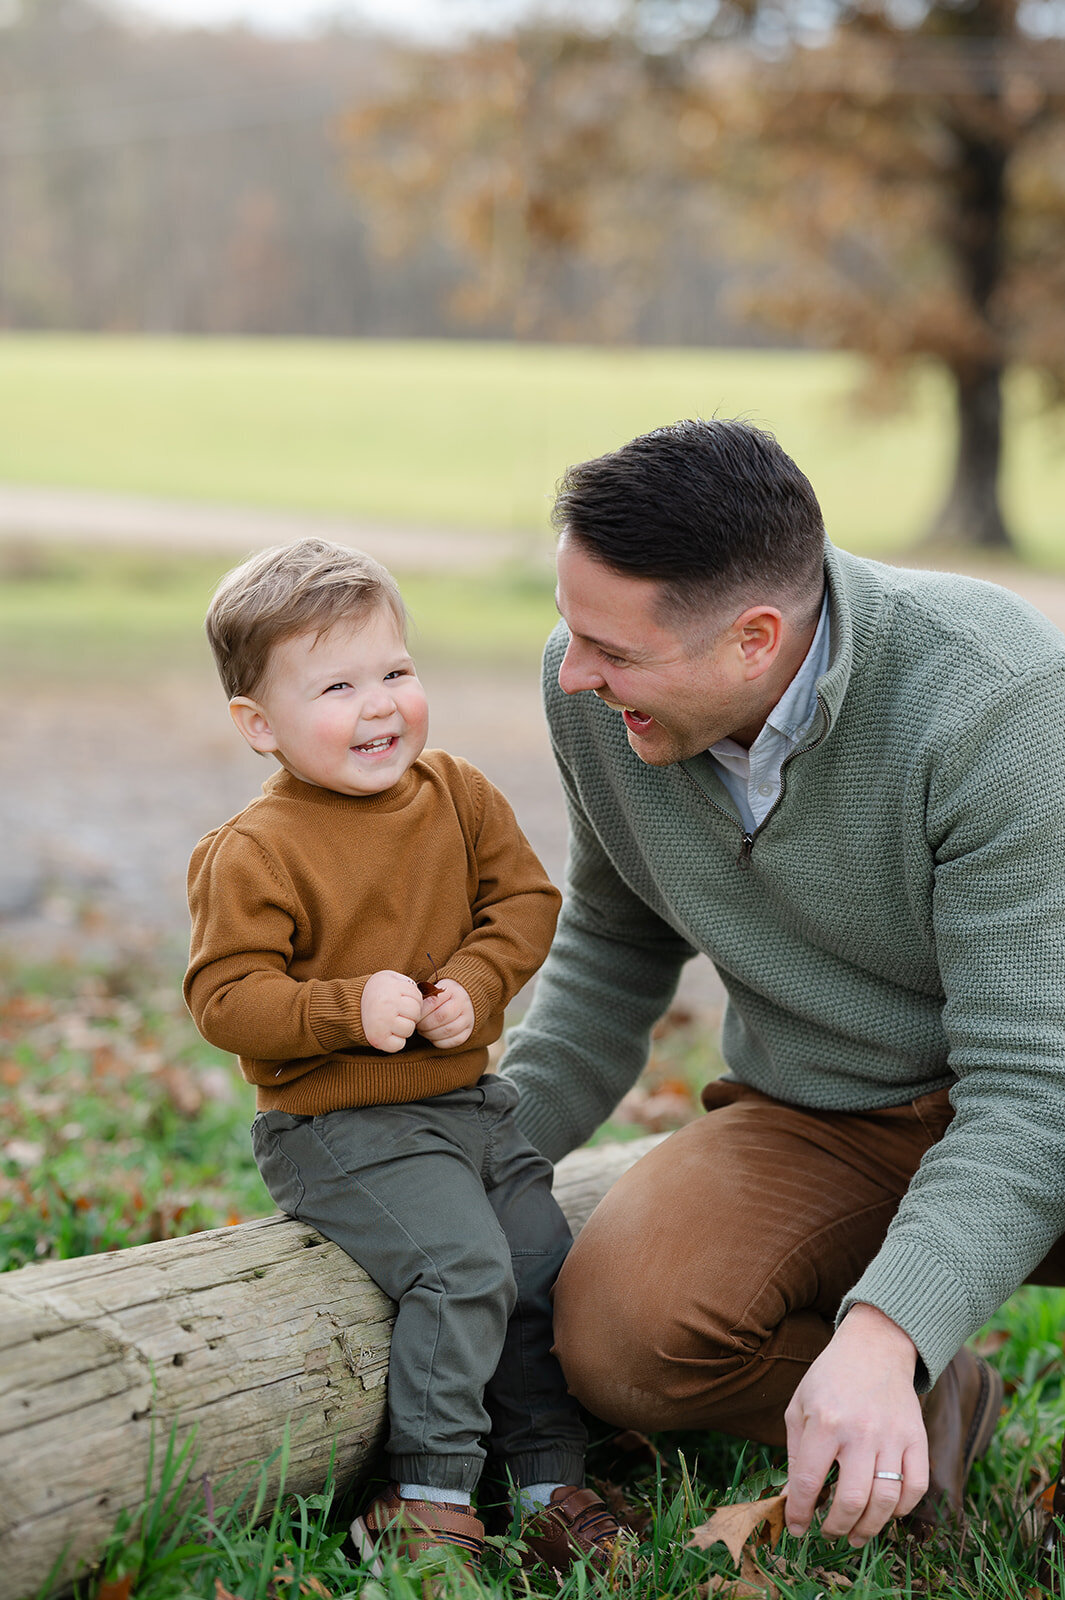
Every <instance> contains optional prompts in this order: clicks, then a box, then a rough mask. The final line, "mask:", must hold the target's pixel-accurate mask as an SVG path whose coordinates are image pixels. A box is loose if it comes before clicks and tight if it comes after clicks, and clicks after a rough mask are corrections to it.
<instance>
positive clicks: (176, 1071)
mask: <svg viewBox="0 0 1065 1600" xmlns="http://www.w3.org/2000/svg"><path fill="white" fill-rule="evenodd" d="M153 1076H154V1078H155V1081H156V1083H157V1084H158V1085H159V1086H160V1088H161V1089H162V1090H163V1093H164V1094H165V1095H166V1097H167V1099H168V1100H169V1101H170V1104H171V1105H172V1106H173V1108H174V1110H175V1111H176V1112H177V1114H178V1116H179V1117H185V1118H186V1120H188V1121H191V1120H192V1118H193V1117H198V1116H199V1114H200V1112H201V1111H202V1110H203V1089H202V1087H201V1085H200V1081H199V1079H198V1078H197V1076H196V1074H195V1073H192V1072H189V1071H188V1069H187V1068H185V1067H179V1066H176V1065H169V1066H165V1067H159V1068H158V1069H157V1070H156V1072H155V1073H154V1074H153Z"/></svg>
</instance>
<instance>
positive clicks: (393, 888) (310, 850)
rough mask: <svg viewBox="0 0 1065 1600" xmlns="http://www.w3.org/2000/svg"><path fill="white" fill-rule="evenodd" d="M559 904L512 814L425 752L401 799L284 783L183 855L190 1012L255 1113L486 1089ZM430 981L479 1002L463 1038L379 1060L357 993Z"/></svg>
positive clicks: (474, 777)
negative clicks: (226, 1056)
mask: <svg viewBox="0 0 1065 1600" xmlns="http://www.w3.org/2000/svg"><path fill="white" fill-rule="evenodd" d="M559 904H560V896H559V894H558V891H557V890H556V889H555V888H554V887H553V885H552V884H551V882H550V880H549V879H548V877H547V875H546V873H545V872H544V869H543V867H542V866H541V865H540V863H539V861H538V860H537V858H536V856H535V855H534V854H533V851H532V849H531V847H530V846H529V843H528V841H527V840H526V838H525V837H524V835H523V834H522V832H521V830H520V829H519V827H518V825H517V822H516V821H515V819H514V813H513V812H512V811H511V809H510V806H509V805H508V803H507V801H506V800H505V799H504V798H503V796H502V795H501V794H500V793H499V791H498V789H496V788H494V787H493V786H492V784H490V783H489V782H488V780H487V778H485V776H484V775H483V773H480V772H478V771H477V769H476V768H475V767H472V766H470V764H469V763H468V762H466V761H463V760H462V759H461V758H459V757H457V756H450V755H448V754H446V752H444V751H442V750H430V751H427V752H426V753H425V754H424V755H423V756H422V758H421V760H419V761H417V762H416V763H415V764H414V766H413V767H411V769H410V771H409V772H407V773H406V774H405V776H404V777H403V778H402V779H401V780H400V782H399V783H398V784H396V785H395V786H394V788H392V789H389V790H387V791H386V792H385V793H384V794H379V795H369V796H360V797H358V798H352V797H349V796H347V795H341V794H336V793H334V791H333V790H331V789H319V788H315V787H314V786H313V785H310V784H306V783H302V782H301V781H300V780H299V779H298V778H294V777H293V776H292V775H291V774H290V773H288V772H284V771H281V772H277V773H275V774H274V776H273V777H272V778H270V779H269V780H268V782H267V783H266V784H264V786H263V793H262V796H261V797H260V798H259V799H256V800H253V801H252V803H251V805H249V806H248V807H247V808H246V809H245V810H244V811H242V812H241V813H240V814H239V816H236V817H234V818H232V820H231V821H229V822H226V823H224V824H223V825H222V827H220V828H216V829H215V830H214V832H212V833H209V834H207V835H205V837H204V838H203V839H201V840H200V842H199V844H198V845H197V846H196V849H195V850H194V852H193V855H192V861H191V863H190V865H189V908H190V910H191V913H192V948H191V954H190V959H189V969H188V972H187V973H186V976H185V985H184V990H185V999H186V1001H187V1002H188V1006H189V1010H190V1011H191V1012H192V1015H193V1017H194V1019H195V1021H196V1026H197V1027H198V1028H199V1030H200V1032H201V1033H202V1034H203V1036H204V1038H206V1039H209V1040H210V1041H211V1043H212V1044H215V1045H218V1046H219V1048H221V1049H223V1050H231V1051H232V1052H233V1053H234V1054H235V1055H237V1056H239V1057H240V1068H241V1071H242V1072H243V1074H244V1076H245V1078H246V1079H247V1080H248V1081H249V1082H250V1083H254V1084H255V1085H256V1088H257V1104H258V1107H259V1109H260V1110H272V1109H275V1108H276V1109H281V1110H284V1111H289V1112H293V1113H295V1114H297V1115H311V1114H316V1113H318V1112H322V1111H334V1110H338V1109H340V1108H342V1107H348V1106H363V1105H378V1104H382V1103H395V1102H400V1101H406V1100H419V1099H422V1098H424V1097H426V1096H428V1095H437V1094H444V1093H445V1092H446V1091H448V1090H449V1089H456V1088H460V1087H462V1086H465V1085H468V1084H471V1083H475V1082H476V1081H477V1079H478V1078H479V1077H480V1075H481V1074H482V1073H483V1072H484V1070H485V1067H486V1064H487V1059H488V1052H487V1046H488V1045H489V1044H491V1043H492V1041H493V1040H495V1039H498V1037H499V1035H500V1033H501V1032H502V1029H503V1010H504V1007H505V1006H506V1005H507V1003H508V1001H509V1000H510V999H511V998H512V997H513V996H514V995H515V994H516V993H517V991H518V990H519V989H520V988H521V986H522V984H523V983H525V982H526V980H527V979H528V978H529V977H531V975H532V974H533V973H534V972H535V971H536V969H537V968H538V967H539V965H540V963H541V962H542V961H543V959H544V957H545V955H546V954H547V950H548V946H549V945H550V943H551V937H552V934H553V933H554V928H555V919H556V917H557V916H558V908H559ZM434 963H435V965H436V967H437V968H438V970H439V974H440V976H441V977H447V978H453V979H454V980H455V982H456V983H459V984H461V985H462V987H463V988H464V989H465V990H466V991H467V993H468V994H469V996H470V999H471V1000H472V1002H473V1008H474V1017H475V1021H474V1029H473V1033H472V1035H471V1036H470V1038H469V1039H468V1040H467V1042H466V1043H465V1044H464V1045H460V1046H459V1047H457V1048H455V1049H450V1050H441V1049H438V1048H436V1047H435V1046H434V1045H431V1044H430V1043H429V1042H428V1040H426V1039H423V1038H422V1037H421V1035H420V1034H418V1033H414V1034H413V1035H412V1036H411V1038H410V1039H409V1040H408V1042H407V1044H406V1046H405V1048H404V1049H403V1050H401V1051H399V1052H397V1053H396V1054H395V1055H389V1054H386V1053H385V1052H384V1051H380V1050H375V1049H373V1047H372V1046H371V1045H369V1044H367V1042H366V1036H365V1034H364V1033H363V1031H362V1015H361V1005H360V1002H361V999H362V991H363V986H364V984H365V983H366V980H367V978H368V977H370V975H371V974H372V973H374V972H379V971H381V970H383V969H391V970H395V971H397V972H405V973H408V974H409V975H410V976H411V977H413V978H415V979H418V980H423V979H428V978H431V977H432V975H433V964H434Z"/></svg>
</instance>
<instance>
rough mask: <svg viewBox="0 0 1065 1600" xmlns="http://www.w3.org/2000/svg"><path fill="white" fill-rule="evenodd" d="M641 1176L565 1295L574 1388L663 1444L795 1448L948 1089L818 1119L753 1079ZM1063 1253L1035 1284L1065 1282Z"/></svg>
mask: <svg viewBox="0 0 1065 1600" xmlns="http://www.w3.org/2000/svg"><path fill="white" fill-rule="evenodd" d="M703 1102H704V1104H705V1106H706V1108H707V1115H706V1116H705V1117H701V1118H699V1119H698V1120H697V1121H696V1122H693V1123H690V1124H689V1125H688V1126H687V1127H685V1128H682V1129H681V1130H680V1131H679V1132H678V1133H675V1134H674V1135H673V1136H672V1137H671V1138H670V1139H668V1140H666V1141H664V1142H663V1144H661V1145H659V1146H658V1147H657V1148H656V1149H655V1150H653V1151H652V1152H651V1154H650V1155H648V1156H645V1157H644V1158H643V1160H642V1161H639V1162H638V1163H637V1164H636V1166H634V1167H632V1168H631V1169H630V1170H629V1171H628V1172H627V1173H626V1174H625V1175H624V1176H623V1177H622V1178H621V1179H620V1180H619V1182H618V1183H617V1184H615V1186H614V1187H613V1188H612V1189H611V1190H610V1191H609V1193H608V1194H607V1196H606V1198H605V1199H604V1200H603V1202H602V1203H601V1204H600V1205H599V1207H598V1208H597V1210H596V1211H595V1213H594V1215H593V1216H592V1218H591V1220H590V1221H589V1222H588V1223H587V1224H586V1226H585V1227H584V1229H583V1230H582V1232H581V1233H580V1235H579V1237H578V1239H577V1241H576V1243H575V1245H574V1246H573V1249H572V1251H571V1252H570V1255H569V1257H568V1259H567V1261H566V1264H565V1266H564V1268H563V1270H562V1273H561V1275H560V1277H559V1280H558V1284H557V1286H556V1290H555V1340H556V1347H557V1350H558V1354H559V1356H560V1359H561V1361H562V1366H563V1369H564V1371H565V1373H566V1378H567V1381H568V1383H569V1386H570V1389H571V1390H572V1391H573V1393H574V1394H575V1395H576V1396H577V1397H578V1399H579V1400H581V1401H582V1402H583V1404H584V1405H585V1406H586V1407H587V1408H588V1410H589V1411H591V1412H592V1413H593V1414H594V1415H596V1416H598V1417H601V1418H603V1419H604V1420H605V1421H608V1422H613V1423H616V1424H617V1425H619V1426H621V1427H635V1428H642V1429H645V1430H648V1431H654V1430H660V1429H661V1430H664V1429H673V1428H714V1429H719V1430H721V1431H722V1432H725V1433H732V1434H737V1435H739V1436H740V1437H742V1438H745V1439H756V1440H760V1441H761V1442H762V1443H765V1444H776V1445H779V1444H784V1443H785V1429H784V1411H785V1408H786V1406H787V1404H788V1402H789V1400H790V1399H791V1396H792V1394H793V1392H794V1390H795V1388H796V1385H797V1384H798V1382H799V1380H800V1379H801V1378H802V1376H803V1374H804V1373H805V1371H806V1369H807V1367H808V1366H809V1365H810V1363H811V1362H812V1361H813V1360H814V1358H815V1357H816V1356H818V1355H819V1354H820V1353H821V1351H822V1350H823V1349H824V1347H825V1345H826V1344H827V1343H828V1341H829V1339H830V1338H831V1336H832V1331H833V1325H834V1319H835V1315H836V1311H837V1309H838V1307H839V1303H840V1301H841V1299H842V1298H843V1296H844V1294H846V1293H847V1291H848V1290H849V1289H851V1288H852V1287H853V1285H854V1284H855V1283H856V1282H857V1281H858V1279H859V1277H860V1276H861V1274H862V1272H863V1271H864V1270H865V1268H866V1266H867V1265H868V1263H869V1262H870V1261H871V1260H872V1258H873V1256H874V1255H875V1254H876V1252H877V1250H878V1249H879V1248H880V1245H881V1242H882V1240H883V1238H884V1234H885V1233H886V1231H887V1227H888V1224H889V1223H890V1221H891V1219H892V1217H893V1216H894V1214H895V1210H896V1208H897V1207H898V1204H899V1201H900V1200H901V1198H902V1196H903V1195H904V1194H905V1192H906V1189H907V1187H908V1185H909V1183H910V1179H911V1178H912V1177H913V1174H914V1172H915V1171H916V1168H917V1165H918V1163H919V1161H920V1160H921V1157H922V1156H923V1155H924V1153H925V1151H926V1150H927V1149H928V1148H929V1147H930V1146H931V1145H933V1144H934V1143H935V1142H936V1141H937V1140H938V1139H940V1138H941V1137H942V1135H943V1133H944V1131H945V1130H946V1127H947V1125H948V1123H949V1122H950V1119H951V1116H952V1115H953V1112H952V1109H951V1106H950V1102H949V1100H948V1098H947V1091H946V1090H945V1089H944V1090H942V1091H940V1092H938V1093H935V1094H930V1095H924V1096H922V1097H921V1098H920V1099H919V1100H915V1101H913V1102H912V1103H911V1104H907V1105H902V1106H895V1107H891V1108H889V1109H887V1110H883V1111H874V1112H870V1113H865V1114H862V1115H850V1114H842V1113H824V1112H817V1113H814V1112H808V1111H803V1110H801V1109H799V1108H798V1107H795V1106H788V1105H784V1104H782V1103H781V1102H779V1101H775V1100H772V1099H770V1098H769V1097H768V1096H766V1095H763V1094H759V1093H758V1092H757V1091H756V1090H753V1089H748V1088H745V1087H743V1086H742V1085H739V1084H732V1083H723V1082H717V1083H712V1084H710V1085H708V1087H707V1089H706V1090H705V1091H704V1094H703ZM1062 1269H1065V1241H1059V1243H1058V1245H1057V1247H1056V1248H1055V1250H1054V1251H1053V1252H1052V1254H1051V1255H1050V1256H1048V1258H1047V1260H1046V1261H1045V1262H1044V1263H1043V1269H1041V1270H1040V1272H1039V1273H1038V1274H1036V1275H1035V1277H1036V1281H1038V1282H1041V1283H1065V1275H1063V1270H1062Z"/></svg>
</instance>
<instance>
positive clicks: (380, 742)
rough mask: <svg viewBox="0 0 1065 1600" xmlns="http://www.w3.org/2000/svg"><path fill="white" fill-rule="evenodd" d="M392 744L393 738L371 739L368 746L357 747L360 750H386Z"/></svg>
mask: <svg viewBox="0 0 1065 1600" xmlns="http://www.w3.org/2000/svg"><path fill="white" fill-rule="evenodd" d="M391 743H392V739H391V736H390V737H389V738H387V739H370V740H369V741H368V743H366V744H360V745H357V746H356V749H358V750H384V749H386V748H387V747H388V745H390V744H391Z"/></svg>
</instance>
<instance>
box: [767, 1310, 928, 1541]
mask: <svg viewBox="0 0 1065 1600" xmlns="http://www.w3.org/2000/svg"><path fill="white" fill-rule="evenodd" d="M916 1365H917V1351H916V1349H915V1347H914V1344H913V1341H912V1340H911V1339H910V1337H909V1335H908V1334H905V1333H903V1331H902V1329H901V1328H900V1327H899V1326H898V1325H897V1324H896V1323H894V1322H892V1321H891V1319H890V1317H886V1316H884V1314H883V1312H882V1311H877V1309H876V1307H875V1306H867V1305H856V1306H854V1307H852V1309H851V1310H850V1312H848V1314H847V1316H846V1317H845V1318H844V1319H843V1321H842V1322H841V1323H840V1325H839V1327H838V1328H837V1329H836V1332H835V1335H834V1337H833V1339H832V1341H831V1343H830V1344H829V1345H828V1346H827V1348H826V1349H825V1350H823V1351H822V1352H821V1354H820V1355H819V1356H818V1358H817V1360H816V1361H815V1362H814V1363H813V1365H812V1366H811V1368H810V1370H809V1371H808V1372H807V1374H806V1376H805V1377H804V1378H803V1380H802V1382H801V1383H800V1384H799V1387H798V1388H797V1389H796V1391H795V1394H794V1395H793V1397H792V1401H791V1404H790V1405H789V1407H788V1409H787V1411H786V1412H785V1414H784V1420H785V1422H786V1424H787V1429H788V1489H787V1494H788V1500H787V1510H786V1517H787V1524H788V1532H789V1533H793V1534H796V1535H802V1534H804V1533H805V1532H806V1531H807V1529H808V1528H809V1526H810V1519H811V1518H812V1516H813V1514H814V1507H815V1505H816V1502H817V1497H818V1494H819V1493H820V1491H821V1486H822V1484H823V1483H824V1481H825V1478H826V1477H827V1476H828V1472H829V1469H830V1467H831V1466H832V1463H833V1462H834V1461H836V1462H838V1463H839V1477H838V1480H837V1482H836V1488H835V1492H834V1494H833V1496H832V1505H831V1506H830V1508H829V1510H828V1512H827V1513H826V1515H825V1519H824V1522H823V1523H822V1525H821V1532H822V1533H823V1534H824V1535H825V1536H826V1537H827V1538H846V1539H847V1540H848V1541H849V1542H850V1543H851V1544H852V1545H853V1546H854V1547H855V1548H856V1549H857V1548H859V1547H860V1546H861V1545H863V1544H866V1543H867V1542H868V1541H869V1540H870V1539H871V1538H873V1536H874V1534H877V1533H879V1532H880V1530H881V1528H882V1527H883V1526H884V1524H885V1523H886V1522H888V1521H890V1519H891V1518H892V1517H899V1516H905V1514H906V1513H907V1512H908V1511H912V1510H913V1508H914V1506H915V1505H916V1504H917V1502H918V1500H920V1498H921V1496H922V1495H923V1494H924V1492H925V1490H926V1489H927V1487H928V1439H927V1435H926V1434H925V1427H924V1420H923V1418H922V1416H921V1407H920V1403H919V1401H918V1399H917V1394H916V1392H915V1390H914V1387H913V1375H914V1369H915V1367H916ZM877 1472H890V1473H894V1472H901V1474H902V1481H901V1483H900V1482H897V1481H895V1480H894V1479H893V1478H877V1477H875V1476H874V1474H875V1473H877Z"/></svg>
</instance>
